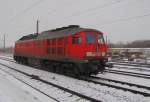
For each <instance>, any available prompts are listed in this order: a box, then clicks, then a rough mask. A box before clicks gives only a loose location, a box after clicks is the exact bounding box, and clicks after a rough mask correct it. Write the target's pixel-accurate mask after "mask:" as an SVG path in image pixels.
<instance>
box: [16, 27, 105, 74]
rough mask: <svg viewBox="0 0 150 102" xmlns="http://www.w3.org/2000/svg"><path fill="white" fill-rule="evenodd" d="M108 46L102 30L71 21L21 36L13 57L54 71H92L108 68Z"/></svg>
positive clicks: (18, 60) (94, 72) (92, 72)
mask: <svg viewBox="0 0 150 102" xmlns="http://www.w3.org/2000/svg"><path fill="white" fill-rule="evenodd" d="M107 48H108V46H107V44H106V43H105V41H104V38H103V33H102V32H100V31H98V30H95V29H87V28H81V27H79V26H77V25H71V26H68V27H62V28H57V29H53V30H48V31H44V32H42V33H41V34H38V35H37V34H30V35H27V36H24V37H22V38H21V39H19V40H18V41H16V43H15V49H14V59H15V60H16V61H17V62H18V63H24V64H29V65H40V66H42V67H41V68H46V69H49V70H50V71H52V72H58V73H72V74H75V75H91V74H97V73H98V72H100V71H104V70H105V66H106V62H107V54H106V53H107Z"/></svg>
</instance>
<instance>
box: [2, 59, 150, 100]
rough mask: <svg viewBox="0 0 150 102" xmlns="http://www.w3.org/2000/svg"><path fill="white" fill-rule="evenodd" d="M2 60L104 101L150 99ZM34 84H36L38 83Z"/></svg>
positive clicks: (19, 68) (149, 98)
mask: <svg viewBox="0 0 150 102" xmlns="http://www.w3.org/2000/svg"><path fill="white" fill-rule="evenodd" d="M0 62H1V63H4V64H7V65H11V66H13V67H14V68H16V69H18V70H22V71H24V72H27V73H29V74H34V75H38V76H40V78H42V79H44V80H47V81H49V82H52V83H55V84H58V85H61V86H63V87H66V88H68V89H71V90H74V91H76V92H79V93H82V94H85V95H87V96H91V97H96V98H97V99H100V100H102V101H103V102H149V101H150V97H144V96H142V95H138V94H133V93H131V92H127V91H122V90H117V89H114V88H110V87H107V86H101V85H98V84H94V83H89V82H86V81H82V80H77V79H73V78H70V77H66V76H63V75H58V74H54V73H50V72H46V71H41V70H38V69H33V68H31V67H27V66H23V65H19V64H16V63H13V62H8V61H4V60H0ZM3 69H5V70H8V71H9V72H12V71H11V70H10V69H7V68H3ZM13 73H14V74H15V75H16V76H17V75H18V77H19V76H20V77H22V76H23V75H22V76H21V75H19V74H17V73H16V72H15V71H13ZM119 77H120V76H119ZM27 81H28V80H27ZM34 85H36V83H35V84H34Z"/></svg>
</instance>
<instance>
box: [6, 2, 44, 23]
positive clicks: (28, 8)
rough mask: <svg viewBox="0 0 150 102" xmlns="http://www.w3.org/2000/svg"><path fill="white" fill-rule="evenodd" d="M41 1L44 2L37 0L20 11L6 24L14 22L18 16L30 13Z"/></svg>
mask: <svg viewBox="0 0 150 102" xmlns="http://www.w3.org/2000/svg"><path fill="white" fill-rule="evenodd" d="M43 1H45V0H38V1H36V2H35V3H33V4H31V5H29V6H28V7H27V8H25V9H24V10H22V11H20V12H19V13H17V14H16V15H14V16H13V17H11V19H10V20H8V24H9V23H11V22H12V21H14V20H16V19H17V18H18V17H19V16H21V15H22V14H24V13H26V12H28V11H30V10H31V9H33V8H34V7H36V6H37V5H39V4H41V3H42V2H43Z"/></svg>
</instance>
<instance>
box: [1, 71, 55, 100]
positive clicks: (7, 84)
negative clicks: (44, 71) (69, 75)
mask: <svg viewBox="0 0 150 102" xmlns="http://www.w3.org/2000/svg"><path fill="white" fill-rule="evenodd" d="M0 102H56V101H55V100H53V99H50V98H48V97H47V96H45V95H43V94H41V93H39V92H38V91H36V90H34V89H33V88H31V87H29V86H27V85H26V84H24V83H22V82H20V81H19V80H17V79H15V78H14V77H12V76H10V75H8V74H6V73H5V72H3V71H2V70H0Z"/></svg>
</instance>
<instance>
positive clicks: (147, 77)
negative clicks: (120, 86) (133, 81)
mask: <svg viewBox="0 0 150 102" xmlns="http://www.w3.org/2000/svg"><path fill="white" fill-rule="evenodd" d="M105 72H107V73H114V74H121V75H128V76H134V77H140V78H145V79H150V75H149V74H141V73H135V72H129V71H119V70H113V69H107V70H105Z"/></svg>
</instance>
